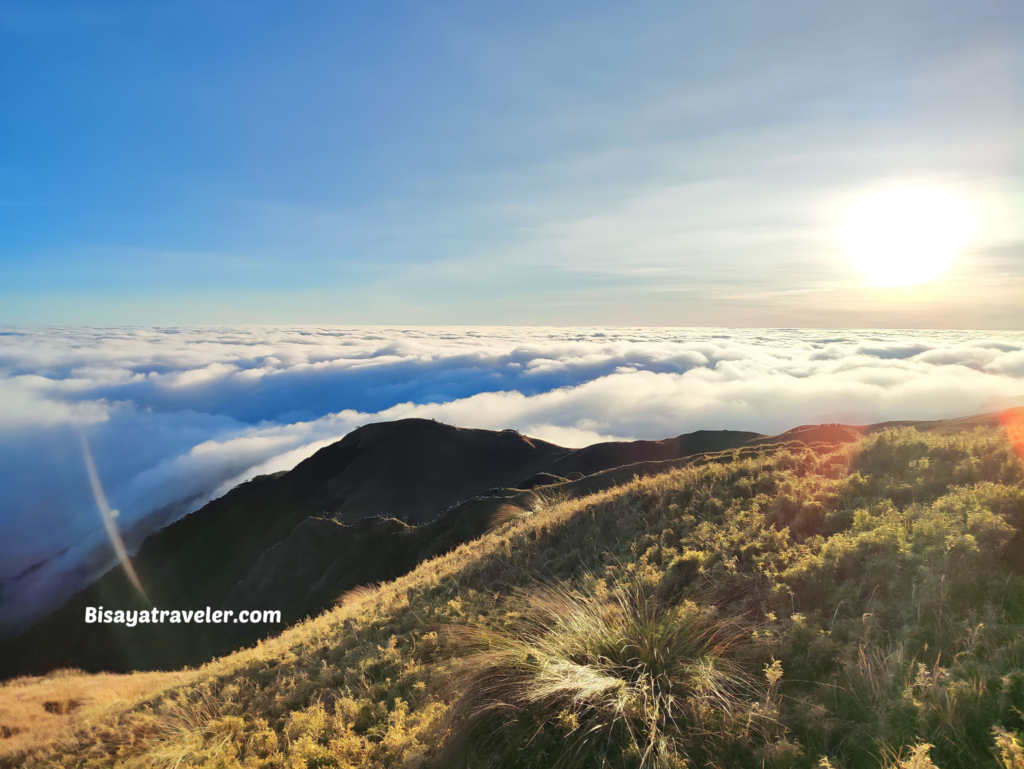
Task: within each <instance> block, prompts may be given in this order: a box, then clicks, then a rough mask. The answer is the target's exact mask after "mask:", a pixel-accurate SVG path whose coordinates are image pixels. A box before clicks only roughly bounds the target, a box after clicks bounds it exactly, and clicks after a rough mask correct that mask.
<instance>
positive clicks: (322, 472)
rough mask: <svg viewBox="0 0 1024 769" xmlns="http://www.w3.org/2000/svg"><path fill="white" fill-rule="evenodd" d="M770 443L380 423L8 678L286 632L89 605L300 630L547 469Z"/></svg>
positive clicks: (194, 518) (200, 536)
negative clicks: (104, 620) (254, 615)
mask: <svg viewBox="0 0 1024 769" xmlns="http://www.w3.org/2000/svg"><path fill="white" fill-rule="evenodd" d="M761 437H763V436H758V435H757V434H756V433H744V432H737V431H732V430H724V431H699V432H696V433H692V434H690V435H682V436H679V437H677V438H672V439H668V440H664V441H635V442H631V443H607V444H597V445H595V446H589V447H587V448H585V449H579V450H575V451H574V450H571V449H565V448H562V447H560V446H555V445H554V444H551V443H546V442H544V441H540V440H536V439H532V438H528V437H526V436H523V435H520V434H519V433H517V432H515V431H512V430H502V431H500V432H497V431H491V430H473V429H466V428H458V427H453V426H451V425H445V424H441V423H438V422H434V421H433V420H427V419H402V420H397V421H395V422H382V423H375V424H370V425H366V426H364V427H361V428H359V429H356V430H354V431H353V432H352V433H350V434H349V435H347V436H345V438H343V439H342V440H340V441H338V442H337V443H334V444H331V445H330V446H327V447H325V448H323V449H321V450H320V451H318V452H316V453H315V454H314V455H313V456H311V457H309V458H308V459H306V460H304V461H303V462H300V463H299V464H298V465H297V466H296V467H295V468H294V469H292V470H291V471H289V472H286V473H278V474H276V475H273V476H261V477H259V478H255V479H253V480H252V481H249V482H248V483H243V484H241V485H240V486H238V487H236V488H234V489H232V490H231V491H230V492H228V493H227V494H225V495H224V496H223V497H221V498H219V499H216V500H214V501H212V502H210V503H208V504H207V505H205V506H204V507H203V508H202V509H200V510H197V511H196V512H194V513H192V514H190V515H187V516H185V517H184V518H182V519H181V520H179V521H176V522H175V523H173V524H171V525H170V526H168V527H167V528H165V529H163V530H161V531H159V532H157V533H156V534H154V535H152V536H150V537H149V538H147V539H146V540H145V541H144V542H143V544H142V546H141V548H140V549H139V551H138V553H137V554H136V555H135V556H134V557H133V563H134V567H135V570H136V572H137V573H138V576H139V579H140V581H141V583H142V585H143V586H144V588H145V590H146V593H147V598H148V600H147V599H144V598H143V597H142V596H140V595H139V594H138V592H137V591H136V589H135V586H134V584H133V583H132V582H131V581H130V580H129V579H128V578H127V577H126V575H125V573H124V571H123V570H122V569H121V568H120V567H115V568H112V569H111V570H110V571H108V572H107V573H106V574H104V575H103V576H102V577H100V578H99V579H98V580H97V581H96V582H94V583H93V584H92V585H90V586H89V587H87V588H85V589H84V590H81V591H79V592H78V593H77V594H75V595H74V596H72V597H71V598H70V599H69V600H68V601H67V602H65V604H64V605H63V606H62V607H60V608H59V609H58V610H56V611H55V612H53V613H52V614H50V615H49V616H47V617H45V618H43V619H41V620H40V621H39V622H37V623H36V625H35V626H33V627H31V628H29V629H28V630H26V631H25V632H23V633H21V634H20V635H18V636H15V637H13V638H8V639H4V640H3V641H2V642H0V677H10V676H14V675H23V674H28V673H33V674H39V673H45V672H48V671H50V670H53V669H54V668H60V667H78V668H84V669H86V670H90V671H113V672H126V671H132V670H143V669H148V670H153V669H157V670H168V669H174V668H176V667H181V666H184V665H198V664H202V663H204V662H207V661H209V660H211V659H213V658H214V657H216V656H219V655H222V654H227V653H229V652H231V651H233V650H235V649H238V648H240V647H242V646H245V645H248V644H251V643H253V642H255V641H256V640H257V639H258V638H261V637H264V636H266V635H268V634H271V633H278V632H280V631H281V629H282V628H281V627H279V626H277V627H275V626H259V625H209V624H203V625H195V624H188V625H178V626H174V627H173V628H168V627H166V626H163V627H152V626H149V625H145V626H139V627H136V628H132V629H127V628H124V627H122V626H118V625H103V624H93V625H86V624H83V623H82V617H83V616H84V611H85V608H86V607H88V606H117V607H119V608H121V609H126V610H130V609H135V610H144V609H146V608H148V607H149V606H150V604H152V605H155V606H159V607H160V608H162V609H168V610H170V609H184V610H188V609H192V608H194V607H197V606H200V607H202V606H211V607H213V608H214V609H231V610H234V611H239V610H242V609H248V608H251V607H264V606H273V607H274V608H280V609H281V611H282V613H283V618H284V622H285V623H286V624H288V625H290V624H293V623H294V622H295V621H297V620H300V619H304V618H306V617H309V616H315V615H316V614H319V613H320V612H321V611H323V610H324V609H325V608H327V607H329V606H331V605H332V602H333V599H334V597H335V596H337V594H338V593H339V592H341V591H342V590H345V589H347V588H349V587H352V586H353V585H355V584H359V583H361V582H370V581H384V580H389V579H393V578H395V577H397V576H399V575H401V574H404V573H406V572H407V571H409V569H411V568H412V567H413V566H415V565H416V564H417V563H418V562H420V561H422V560H423V559H424V558H427V557H430V556H432V555H434V554H436V553H439V552H443V551H444V550H446V549H448V548H449V547H451V546H453V545H455V544H459V543H461V542H464V541H466V540H468V539H472V538H475V537H477V536H479V535H480V533H481V532H482V531H483V530H484V527H485V525H486V523H487V521H488V520H489V518H490V516H491V515H492V514H493V512H494V511H493V510H477V509H475V508H478V507H481V506H480V505H474V503H473V502H472V501H469V502H467V500H472V499H473V498H475V497H478V496H484V497H494V496H495V495H496V494H498V493H510V494H514V493H515V489H505V491H504V492H502V491H501V490H502V489H503V488H504V487H512V486H515V487H517V488H519V489H523V488H528V487H531V486H533V485H536V484H538V483H551V482H558V481H563V482H566V481H567V479H566V478H564V477H561V476H559V475H555V474H552V473H551V472H548V471H549V470H550V469H551V468H552V467H553V466H557V468H558V470H559V472H562V473H565V474H566V475H573V476H574V477H575V476H577V475H578V474H579V470H578V468H580V467H583V468H586V470H587V472H588V473H592V472H596V471H599V470H607V469H609V468H614V467H619V466H622V465H626V464H629V463H631V462H638V461H640V460H641V459H643V460H657V461H670V460H673V459H676V458H679V457H682V456H685V455H687V454H696V453H700V452H702V451H718V450H722V449H726V448H734V447H736V446H739V445H740V444H742V443H744V442H745V441H747V440H750V439H751V438H754V439H757V438H761ZM566 461H567V462H568V464H566ZM648 463H650V462H648ZM652 470H653V468H652ZM527 479H529V483H527V484H526V485H522V482H524V481H526V480H527ZM612 480H613V479H612V478H610V477H608V478H604V479H603V480H601V481H600V483H602V484H604V486H602V487H606V486H608V485H611V482H612ZM459 503H463V504H461V505H460V504H459ZM483 507H486V505H483ZM478 513H482V514H483V516H482V517H479V516H478V515H477V514H478ZM369 518H373V521H368V520H367V519H369ZM378 524H379V525H378ZM406 524H408V525H406Z"/></svg>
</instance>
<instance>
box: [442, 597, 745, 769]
mask: <svg viewBox="0 0 1024 769" xmlns="http://www.w3.org/2000/svg"><path fill="white" fill-rule="evenodd" d="M513 602H514V603H515V604H516V605H517V607H518V609H519V612H518V617H517V621H516V623H515V625H514V627H513V628H509V629H505V630H492V629H485V628H476V627H460V628H457V629H456V628H453V629H452V630H451V631H450V632H449V643H450V649H451V651H453V652H454V653H456V654H458V655H460V658H461V659H460V660H459V661H458V662H457V663H456V666H455V676H454V681H455V685H456V689H457V691H456V694H457V696H458V698H459V699H458V703H457V705H456V707H455V710H454V716H453V724H452V726H453V738H452V740H451V741H450V750H449V754H448V756H447V759H448V760H449V761H450V762H453V763H457V762H458V760H459V756H460V755H463V756H464V755H469V754H471V753H487V752H493V753H496V754H497V753H502V752H504V753H506V754H507V753H508V751H510V750H512V749H514V745H515V744H516V743H517V742H521V741H522V739H523V737H524V734H523V733H521V732H522V731H523V730H526V731H529V730H532V731H533V732H534V733H535V734H536V735H540V734H541V733H542V732H543V733H550V734H551V735H555V736H557V737H560V740H559V742H558V743H556V744H560V745H561V749H560V751H559V753H558V755H557V756H556V757H555V758H554V760H553V763H554V764H555V765H563V766H572V765H575V764H577V763H578V759H579V758H580V757H582V756H587V757H588V760H589V759H591V758H593V756H595V755H606V756H610V754H612V753H617V754H621V755H622V756H625V755H629V756H632V760H633V761H634V763H636V765H638V766H640V767H669V766H677V765H680V764H679V762H680V761H683V760H684V759H685V758H687V757H690V758H692V759H695V760H697V759H699V758H701V756H698V755H697V753H701V754H703V752H704V751H705V750H706V748H707V747H708V746H712V745H715V744H720V743H723V742H729V741H731V740H742V739H748V740H749V739H750V738H751V737H752V736H754V735H753V734H752V732H755V731H756V730H757V723H756V722H757V720H758V719H757V717H756V715H754V714H755V713H756V711H757V707H756V706H755V703H756V701H757V699H758V695H759V692H758V691H757V685H756V684H755V682H754V680H753V679H752V678H751V677H749V676H747V675H746V674H745V673H744V672H743V671H742V670H741V669H740V668H739V667H738V666H737V665H736V664H735V663H733V662H732V661H731V660H730V658H731V656H732V652H733V651H734V649H735V647H736V645H737V644H738V643H740V642H741V639H743V638H745V637H746V635H747V634H746V633H743V632H742V631H741V630H740V629H739V628H738V627H737V626H736V625H734V624H732V623H729V622H726V621H723V620H721V619H719V618H718V617H717V615H716V612H715V611H714V609H711V608H709V607H702V606H698V605H697V604H694V603H692V602H685V603H683V604H680V605H678V606H661V605H659V604H658V602H657V601H656V600H655V599H654V597H653V592H652V591H650V590H647V589H645V588H643V587H641V586H638V585H628V584H627V585H624V586H619V587H616V588H613V589H611V590H607V591H605V590H598V589H596V588H592V589H581V588H575V587H567V586H545V587H541V588H537V589H533V590H521V591H518V592H517V593H516V594H515V595H514V598H513ZM497 714H501V715H502V718H503V720H504V721H505V726H504V727H501V728H498V729H495V728H493V726H494V724H493V723H492V721H493V719H492V718H491V717H492V716H494V715H497Z"/></svg>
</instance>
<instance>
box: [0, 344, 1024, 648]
mask: <svg viewBox="0 0 1024 769" xmlns="http://www.w3.org/2000/svg"><path fill="white" fill-rule="evenodd" d="M1022 403H1024V333H1021V332H1006V333H1000V332H966V331H847V330H840V331H833V330H825V331H804V330H764V329H746V330H736V329H668V328H615V329H609V328H494V327H488V328H381V327H373V328H355V327H347V328H332V327H309V326H303V327H273V328H269V327H250V328H207V329H197V328H163V329H151V328H146V329H142V328H113V329H82V328H21V329H17V328H8V329H2V330H0V632H2V630H3V629H4V628H6V629H7V630H8V631H9V630H10V629H12V628H15V627H18V626H21V625H23V624H24V623H25V622H27V621H29V620H30V619H31V618H33V617H35V616H37V615H38V614H39V613H41V612H43V611H45V610H47V609H50V608H52V607H53V606H54V605H55V604H56V603H57V602H59V601H61V600H63V599H64V598H66V597H67V596H68V595H69V594H70V592H72V591H73V590H75V589H77V588H80V587H81V586H82V585H83V584H85V583H86V582H88V581H89V580H91V579H93V578H94V577H95V576H96V575H97V574H98V573H99V572H101V571H102V570H104V569H106V568H109V567H110V565H111V564H112V562H113V561H112V558H113V556H112V553H111V552H110V549H109V547H108V546H107V544H106V539H105V534H104V531H103V524H102V521H101V519H100V516H99V513H98V512H97V508H96V504H95V502H94V500H93V497H92V493H91V491H90V487H89V481H88V477H87V475H86V471H85V466H84V462H83V454H82V445H81V437H82V436H84V437H85V438H86V440H87V441H88V444H89V446H90V447H91V450H92V453H93V454H94V456H95V459H96V464H97V467H98V470H99V474H100V477H101V480H102V482H103V484H104V486H105V488H106V492H107V495H108V497H109V499H110V503H111V506H112V507H114V508H116V509H117V510H119V511H120V516H119V518H118V521H119V524H120V527H121V529H122V531H124V532H125V533H126V539H127V540H128V542H129V546H132V545H137V543H138V541H139V540H140V539H141V538H142V537H143V536H144V535H145V534H146V533H148V532H150V531H152V530H153V529H154V528H155V527H157V526H160V525H166V523H168V522H170V521H171V520H173V519H175V518H177V517H180V516H181V515H183V514H185V513H187V512H189V511H191V510H194V509H196V508H197V507H198V506H200V505H201V504H203V503H204V502H205V501H207V500H209V499H211V498H215V497H216V496H219V495H220V494H222V493H224V492H225V491H226V490H228V489H229V488H231V487H232V486H234V485H235V484H237V483H240V482H241V481H244V480H247V479H249V478H252V477H254V476H256V475H259V474H263V473H267V472H274V471H278V470H286V469H289V468H291V467H292V466H294V465H295V464H296V463H297V462H299V461H300V460H302V459H303V458H305V457H307V456H309V455H310V454H312V453H313V452H314V451H316V450H317V449H319V448H320V447H322V446H325V445H327V444H329V443H331V442H332V441H335V440H337V439H338V438H340V437H342V436H343V435H345V434H346V433H348V432H349V431H351V430H352V429H354V428H355V427H357V426H359V425H361V424H366V423H368V422H373V421H381V420H391V419H401V418H404V417H412V416H416V417H430V418H434V419H437V420H439V421H442V422H447V423H451V424H456V425H460V426H465V427H483V428H492V429H503V428H514V429H516V430H519V431H520V432H523V433H525V434H528V435H531V436H535V437H539V438H543V439H545V440H549V441H552V442H555V443H559V444H561V445H564V446H574V447H575V446H583V445H587V444H589V443H593V442H596V441H601V440H609V439H635V438H665V437H668V436H673V435H678V434H680V433H684V432H690V431H692V430H698V429H721V428H732V429H744V430H755V431H758V432H762V433H766V434H775V433H778V432H782V431H784V430H787V429H789V428H791V427H794V426H796V425H799V424H805V423H818V422H836V421H840V422H847V423H870V422H879V421H884V420H890V419H941V418H949V417H958V416H965V415H968V414H973V413H978V412H982V411H991V410H995V409H998V408H1002V407H1006V406H1009V405H1021V404H1022ZM157 510H160V513H159V514H157V515H154V511H157Z"/></svg>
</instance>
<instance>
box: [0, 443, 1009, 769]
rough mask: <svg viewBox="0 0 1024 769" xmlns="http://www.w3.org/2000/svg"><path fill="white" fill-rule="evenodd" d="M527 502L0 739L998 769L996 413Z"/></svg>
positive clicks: (57, 759)
mask: <svg viewBox="0 0 1024 769" xmlns="http://www.w3.org/2000/svg"><path fill="white" fill-rule="evenodd" d="M532 499H533V502H532V504H530V505H526V504H524V503H520V505H519V506H517V507H511V506H509V507H505V508H503V509H501V510H500V511H499V514H498V515H497V516H496V517H495V523H494V526H493V528H492V529H491V530H490V531H489V532H488V533H487V534H485V535H484V536H483V537H481V538H480V539H477V540H475V541H473V542H470V543H467V544H464V545H462V546H460V547H458V548H457V549H455V550H453V551H452V552H450V553H448V554H446V555H442V556H440V557H437V558H434V559H432V560H430V561H427V562H425V563H422V564H421V565H419V566H418V567H417V568H416V569H415V570H414V571H412V572H411V573H409V574H407V575H406V576H404V577H401V578H399V579H397V580H395V581H393V582H389V583H387V584H385V585H383V586H382V587H379V588H366V589H362V590H356V591H352V592H350V593H349V594H347V595H346V596H345V597H344V598H343V600H342V601H341V604H342V605H340V606H339V607H338V608H337V609H335V610H333V611H330V612H327V613H325V614H323V615H321V616H320V617H318V618H316V619H314V620H311V621H308V622H305V623H303V624H301V625H299V626H297V627H295V628H293V629H291V630H289V631H287V632H285V633H284V634H283V635H281V636H279V637H277V638H274V639H271V640H268V641H265V642H263V643H261V644H260V645H258V646H257V647H254V648H252V649H247V650H244V651H241V652H237V653H235V654H233V655H231V656H228V657H224V658H222V659H220V660H217V661H215V662H213V663H211V664H209V665H207V666H205V667H204V668H202V669H201V670H199V671H197V672H186V673H182V674H181V676H182V677H181V679H180V682H179V683H178V684H177V685H173V686H171V687H170V688H168V689H161V690H160V692H159V693H156V694H154V695H152V696H150V697H148V698H144V699H142V700H139V701H135V702H133V703H124V704H114V705H112V706H111V707H110V708H109V709H108V710H107V711H106V712H105V713H103V714H95V713H93V714H89V715H88V716H87V717H82V718H80V719H77V720H76V721H75V722H74V730H73V731H72V732H69V733H68V734H67V735H65V736H64V737H62V738H60V739H57V740H56V741H52V742H50V743H48V744H44V745H41V746H39V747H36V748H33V749H31V750H30V751H28V752H22V753H19V754H15V755H9V756H8V757H7V758H6V759H5V760H6V762H7V764H9V765H12V766H13V765H26V766H30V767H43V766H47V767H49V766H66V767H72V766H75V767H101V766H165V767H174V766H177V767H198V766H208V767H249V766H253V767H255V766H278V767H362V766H366V767H371V766H372V767H417V766H452V767H455V766H465V767H478V768H485V767H538V768H539V767H551V766H567V767H568V766H578V767H595V768H596V767H604V766H609V767H641V766H650V767H683V766H688V765H692V766H695V767H699V766H714V767H722V768H723V769H724V768H725V767H763V766H775V767H836V768H837V769H838V767H846V768H847V769H858V768H860V767H878V766H904V767H917V768H918V769H926V768H927V767H930V766H933V765H934V766H938V767H942V769H954V767H957V768H960V767H963V768H966V767H997V766H1000V765H1002V766H1006V767H1013V768H1014V769H1020V768H1021V767H1024V750H1022V749H1021V747H1020V744H1019V743H1018V742H1017V741H1016V740H1015V738H1014V736H1013V732H1017V731H1024V720H1022V711H1024V535H1022V532H1024V468H1022V463H1021V460H1020V459H1019V458H1018V457H1017V456H1016V454H1015V453H1014V451H1013V449H1012V447H1011V446H1010V444H1009V443H1008V441H1007V440H1006V437H1005V435H1004V433H1003V432H1002V431H999V430H994V429H979V430H977V431H973V432H970V433H964V434H958V435H950V436H945V435H939V434H922V433H919V432H917V431H915V430H913V429H907V428H898V429H893V430H887V431H883V432H880V433H877V434H874V435H870V436H868V437H866V438H864V439H863V440H862V441H859V442H856V443H847V444H843V445H836V446H828V445H818V446H815V447H803V448H801V447H794V446H792V445H790V446H775V445H764V446H759V447H752V448H746V449H743V450H742V451H736V452H731V453H730V452H725V453H722V454H719V455H706V456H703V457H700V458H697V459H695V460H693V461H691V462H690V463H689V464H688V466H684V467H676V468H673V469H671V470H670V471H669V472H667V473H665V474H662V475H657V476H653V477H646V478H637V479H635V480H633V481H630V482H626V483H624V484H623V485H620V486H617V487H615V488H612V489H609V490H605V491H601V492H598V493H596V494H593V495H590V496H586V497H578V498H570V499H566V500H562V501H559V500H558V499H544V498H543V497H542V496H539V495H535V496H534V497H533V498H532ZM27 684H32V685H40V682H39V681H38V680H35V681H30V682H26V681H22V682H20V683H19V682H14V683H9V684H7V685H6V686H4V687H3V688H2V689H0V702H2V701H3V700H4V698H5V697H9V696H10V695H11V692H12V691H13V688H14V687H16V686H18V685H22V686H24V685H27ZM164 685H166V682H161V686H164ZM932 762H933V763H932Z"/></svg>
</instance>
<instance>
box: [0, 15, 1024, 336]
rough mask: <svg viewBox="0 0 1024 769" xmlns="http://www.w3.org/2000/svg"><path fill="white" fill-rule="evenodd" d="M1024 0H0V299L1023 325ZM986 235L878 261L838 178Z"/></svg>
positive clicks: (275, 310) (21, 316)
mask: <svg viewBox="0 0 1024 769" xmlns="http://www.w3.org/2000/svg"><path fill="white" fill-rule="evenodd" d="M1022 40H1024V5H1022V4H1021V3H1019V2H1015V1H1014V0H1005V1H1004V2H998V1H992V0H988V1H986V0H982V1H981V2H975V3H970V4H966V3H963V2H959V0H957V1H956V2H954V1H953V0H928V1H927V2H924V1H923V0H922V1H921V2H916V1H913V0H908V1H905V2H892V1H891V0H890V1H889V2H873V1H869V2H861V3H821V2H810V1H808V2H792V1H791V0H781V1H780V2H774V3H763V2H722V3H702V2H651V3H643V4H625V3H602V2H593V1H591V2H586V3H582V2H579V3H577V2H564V3H557V4H552V3H533V2H495V3H455V2H441V3H430V4H425V3H400V2H376V3H335V2H299V3H288V4H286V3H255V2H253V3H249V2H230V1H225V2H214V3H210V2H204V3H198V2H180V1H176V2H152V3H129V2H123V3H113V2H111V3H93V2H74V3H59V2H46V3H39V2H26V3H21V2H17V1H16V0H6V1H5V2H4V3H3V4H2V5H0V323H6V324H27V323H74V324H126V323H128V324H186V325H187V324H201V323H386V324H387V323H402V324H436V323H441V324H494V323H497V324H612V325H615V324H632V325H646V324H652V325H673V326H678V325H744V326H789V325H792V326H847V327H850V326H853V327H862V326H889V327H949V326H951V325H952V326H959V327H970V328H994V329H1000V328H1004V329H1019V328H1022V327H1024V317H1022V313H1020V311H1019V309H1018V305H1019V298H1020V296H1022V295H1024V266H1022V265H1024V247H1022V243H1024V225H1021V224H1020V217H1019V216H1016V215H1015V213H1016V212H1019V210H1020V207H1021V205H1022V204H1024V163H1022V160H1024V157H1022V152H1024V147H1022V142H1021V140H1020V135H1021V130H1020V129H1021V126H1022V122H1024V120H1022V118H1024V96H1022V93H1024V87H1022V82H1024V44H1022V43H1021V41H1022ZM903 183H925V184H942V185H947V186H951V187H953V188H955V189H956V190H957V191H958V193H959V194H962V195H963V196H965V197H967V198H968V199H970V200H971V201H972V202H973V204H974V205H975V207H976V208H977V209H978V211H979V212H980V213H981V215H982V231H981V235H980V237H979V238H978V241H977V242H976V243H975V245H974V247H972V249H971V250H970V251H969V252H967V253H965V254H963V255H962V258H961V259H960V261H959V262H958V264H957V265H956V266H955V267H954V269H953V271H951V273H950V274H949V275H947V276H946V278H945V279H944V280H941V281H938V282H936V283H933V284H928V285H927V286H924V287H920V288H917V289H914V290H905V291H900V292H893V291H884V290H878V289H871V288H870V287H868V286H865V285H864V282H863V280H862V279H861V278H860V277H859V276H858V275H856V274H855V273H853V271H852V270H851V269H850V267H849V266H848V264H847V263H846V261H845V259H844V257H843V255H842V253H841V249H840V246H839V244H838V242H837V239H836V237H835V232H836V228H837V226H838V221H839V217H840V215H841V211H842V208H843V206H844V205H846V204H848V202H849V201H850V200H851V199H853V198H855V197H856V196H857V195H858V194H861V193H863V192H865V191H870V190H872V189H875V188H879V187H884V186H886V185H892V184H903Z"/></svg>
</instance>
